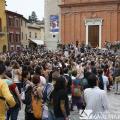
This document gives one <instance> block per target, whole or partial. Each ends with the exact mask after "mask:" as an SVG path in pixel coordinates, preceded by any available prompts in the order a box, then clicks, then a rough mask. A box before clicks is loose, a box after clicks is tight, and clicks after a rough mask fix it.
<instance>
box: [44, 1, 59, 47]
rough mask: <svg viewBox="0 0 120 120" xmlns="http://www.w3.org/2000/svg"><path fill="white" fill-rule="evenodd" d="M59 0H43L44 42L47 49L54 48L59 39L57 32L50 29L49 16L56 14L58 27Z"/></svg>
mask: <svg viewBox="0 0 120 120" xmlns="http://www.w3.org/2000/svg"><path fill="white" fill-rule="evenodd" d="M60 1H61V0H45V43H46V46H47V48H48V49H56V48H57V44H58V43H59V42H60V41H61V40H60V31H59V30H60V29H59V30H58V32H54V31H52V30H51V16H58V28H59V27H60V8H59V6H58V5H59V4H60Z"/></svg>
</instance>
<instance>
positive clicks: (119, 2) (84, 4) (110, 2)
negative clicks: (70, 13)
mask: <svg viewBox="0 0 120 120" xmlns="http://www.w3.org/2000/svg"><path fill="white" fill-rule="evenodd" d="M106 4H120V0H116V1H115V0H112V1H111V0H110V1H99V2H84V3H83V2H82V3H69V4H67V3H65V4H60V5H59V7H61V8H64V7H78V6H94V5H106Z"/></svg>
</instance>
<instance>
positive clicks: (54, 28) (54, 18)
mask: <svg viewBox="0 0 120 120" xmlns="http://www.w3.org/2000/svg"><path fill="white" fill-rule="evenodd" d="M50 32H52V33H55V32H56V33H57V32H59V16H58V15H51V16H50Z"/></svg>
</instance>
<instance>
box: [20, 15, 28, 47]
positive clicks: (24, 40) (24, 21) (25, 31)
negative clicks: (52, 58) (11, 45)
mask: <svg viewBox="0 0 120 120" xmlns="http://www.w3.org/2000/svg"><path fill="white" fill-rule="evenodd" d="M27 24H28V20H27V19H26V18H24V17H22V18H21V45H22V47H24V48H28V46H29V40H28V26H27Z"/></svg>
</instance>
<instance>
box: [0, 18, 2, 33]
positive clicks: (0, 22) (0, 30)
mask: <svg viewBox="0 0 120 120" xmlns="http://www.w3.org/2000/svg"><path fill="white" fill-rule="evenodd" d="M0 32H2V20H1V18H0Z"/></svg>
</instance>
